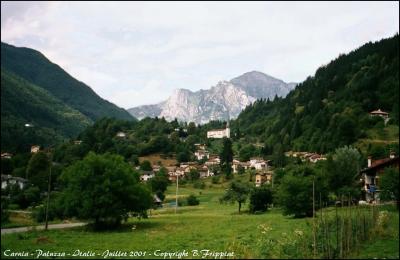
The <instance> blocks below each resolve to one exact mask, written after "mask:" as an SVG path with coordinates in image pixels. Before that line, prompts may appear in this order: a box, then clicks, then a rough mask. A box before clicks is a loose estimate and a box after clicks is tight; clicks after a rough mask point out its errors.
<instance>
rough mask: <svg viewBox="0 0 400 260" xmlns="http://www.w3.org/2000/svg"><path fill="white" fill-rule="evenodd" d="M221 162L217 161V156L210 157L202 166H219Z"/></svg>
mask: <svg viewBox="0 0 400 260" xmlns="http://www.w3.org/2000/svg"><path fill="white" fill-rule="evenodd" d="M220 162H221V160H220V159H219V156H215V155H214V156H210V158H209V159H208V161H206V162H205V163H204V164H205V165H207V166H210V165H219V163H220Z"/></svg>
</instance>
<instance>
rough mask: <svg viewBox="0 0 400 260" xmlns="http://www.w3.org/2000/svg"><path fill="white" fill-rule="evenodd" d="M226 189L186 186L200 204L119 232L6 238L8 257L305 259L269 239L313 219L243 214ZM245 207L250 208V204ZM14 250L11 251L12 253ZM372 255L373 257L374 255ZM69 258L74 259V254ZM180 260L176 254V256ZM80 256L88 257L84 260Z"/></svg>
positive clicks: (169, 209)
mask: <svg viewBox="0 0 400 260" xmlns="http://www.w3.org/2000/svg"><path fill="white" fill-rule="evenodd" d="M225 186H226V184H225V185H223V184H218V185H215V184H211V183H209V182H207V185H206V188H205V189H194V188H193V187H192V185H191V184H187V185H185V186H184V187H180V189H179V194H180V198H184V197H186V196H188V195H190V194H194V195H196V196H197V197H198V198H199V200H200V205H198V206H192V207H188V206H186V207H180V208H178V211H177V214H175V208H174V207H173V206H169V205H168V204H167V205H166V206H165V207H164V208H162V209H158V210H152V211H151V212H150V213H151V214H150V216H149V218H148V219H142V220H137V219H134V218H132V219H129V221H128V223H126V224H125V225H124V226H123V227H121V228H120V229H119V230H115V231H104V232H93V231H91V230H88V229H87V228H74V229H68V230H50V231H47V232H45V231H31V232H27V233H20V234H9V235H2V241H1V251H2V257H5V255H4V253H5V250H7V249H9V250H11V251H12V252H22V251H24V252H27V253H28V254H29V253H33V254H34V255H33V256H34V257H36V250H39V249H40V250H43V251H47V250H49V251H51V252H65V253H67V254H68V253H69V254H73V253H74V252H78V251H77V250H80V251H81V252H86V253H88V254H89V253H90V252H94V253H95V254H100V255H95V256H94V257H93V258H98V257H101V254H103V253H104V252H105V251H106V250H110V251H121V252H122V253H123V252H127V254H128V255H127V256H126V257H122V258H163V257H161V256H159V255H157V254H160V253H161V252H169V253H174V252H182V251H184V250H186V251H188V256H187V258H200V257H199V256H194V255H193V254H192V250H210V252H226V253H229V252H233V253H234V256H233V257H234V258H265V257H273V258H287V257H289V256H290V255H295V256H297V257H296V258H301V257H305V256H304V255H303V254H304V253H305V252H302V248H301V247H299V246H293V247H291V248H289V249H290V250H291V251H290V252H284V251H282V252H280V251H276V250H273V249H271V248H269V247H268V245H267V244H268V241H276V243H277V244H279V243H291V241H292V238H294V237H296V234H302V233H307V232H308V233H309V232H310V229H311V219H293V218H291V217H285V216H282V214H281V212H280V210H279V209H272V210H271V211H269V212H267V213H265V214H259V215H250V214H247V213H246V212H243V213H242V214H238V213H237V205H236V204H234V205H230V204H220V203H219V198H220V197H221V195H222V193H223V192H224V190H225ZM174 198H175V186H174V185H171V186H170V187H169V189H168V191H167V201H172V200H173V199H174ZM244 208H245V209H246V208H247V205H246V206H245V207H244ZM397 229H398V213H397ZM396 239H397V242H398V233H397V238H396V237H395V238H393V237H389V238H388V241H377V242H376V243H377V244H376V246H375V247H376V248H379V247H384V248H385V249H386V251H388V252H386V254H384V253H383V254H380V256H382V255H385V256H386V257H392V256H393V255H396V251H395V250H396V248H395V247H394V241H396ZM379 243H380V244H379ZM285 248H286V249H288V247H285ZM157 250H159V251H157ZM11 251H7V254H10V252H11ZM88 251H90V252H88ZM130 252H131V253H132V254H133V256H132V257H130V256H129V253H130ZM135 252H136V254H137V256H136V257H135V256H134V253H135ZM363 253H366V251H364V252H363ZM380 253H382V250H381V252H380ZM140 254H141V256H140ZM89 255H90V254H89ZM368 256H373V253H371V254H369V255H368ZM397 256H398V246H397ZM30 257H32V256H30ZM65 257H66V258H71V257H72V255H69V256H68V255H66V256H65ZM177 257H178V256H177V255H175V256H174V257H172V258H177ZM355 257H356V256H355ZM5 258H7V257H5ZM74 258H79V256H76V257H74ZM80 258H86V257H85V256H80ZM108 258H112V257H108ZM113 258H116V257H113ZM167 258H169V257H168V256H167ZM208 258H214V257H211V256H209V257H208ZM223 258H229V257H223ZM231 258H232V257H231Z"/></svg>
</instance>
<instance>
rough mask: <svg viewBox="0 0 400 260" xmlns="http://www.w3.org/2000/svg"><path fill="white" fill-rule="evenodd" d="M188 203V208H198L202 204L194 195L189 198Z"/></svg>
mask: <svg viewBox="0 0 400 260" xmlns="http://www.w3.org/2000/svg"><path fill="white" fill-rule="evenodd" d="M186 202H187V205H188V206H196V205H199V204H200V201H199V200H198V199H197V198H196V196H194V195H193V194H191V195H190V196H189V197H187V199H186Z"/></svg>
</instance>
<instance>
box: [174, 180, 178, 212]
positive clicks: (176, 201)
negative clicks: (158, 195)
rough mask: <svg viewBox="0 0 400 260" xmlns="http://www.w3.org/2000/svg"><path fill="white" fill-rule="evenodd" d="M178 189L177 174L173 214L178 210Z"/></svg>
mask: <svg viewBox="0 0 400 260" xmlns="http://www.w3.org/2000/svg"><path fill="white" fill-rule="evenodd" d="M178 188H179V174H177V175H176V195H175V214H176V211H177V209H178Z"/></svg>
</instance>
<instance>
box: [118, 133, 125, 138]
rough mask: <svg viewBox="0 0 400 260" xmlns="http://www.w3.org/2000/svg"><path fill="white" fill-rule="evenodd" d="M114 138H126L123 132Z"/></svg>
mask: <svg viewBox="0 0 400 260" xmlns="http://www.w3.org/2000/svg"><path fill="white" fill-rule="evenodd" d="M116 136H117V137H119V138H125V137H126V134H125V133H124V132H118V133H117V134H116Z"/></svg>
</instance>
